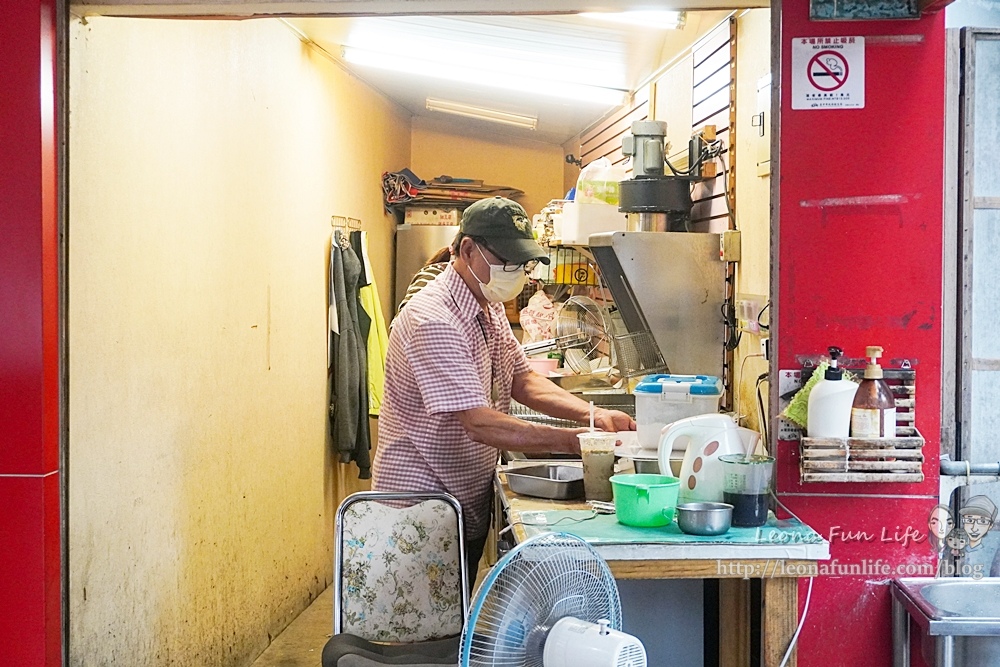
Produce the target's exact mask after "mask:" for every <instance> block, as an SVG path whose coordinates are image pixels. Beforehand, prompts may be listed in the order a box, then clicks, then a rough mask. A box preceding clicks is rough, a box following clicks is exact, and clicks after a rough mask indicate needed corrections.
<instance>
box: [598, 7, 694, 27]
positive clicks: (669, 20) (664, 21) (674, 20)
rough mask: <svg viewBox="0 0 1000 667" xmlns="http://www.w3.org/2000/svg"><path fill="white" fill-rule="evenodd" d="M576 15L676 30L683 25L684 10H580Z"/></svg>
mask: <svg viewBox="0 0 1000 667" xmlns="http://www.w3.org/2000/svg"><path fill="white" fill-rule="evenodd" d="M578 16H583V17H586V18H589V19H598V20H601V21H609V22H612V23H625V24H628V25H636V26H641V27H643V28H657V29H660V30H676V29H678V28H681V27H683V26H684V12H669V11H660V10H649V11H640V10H636V11H630V12H581V13H580V14H578Z"/></svg>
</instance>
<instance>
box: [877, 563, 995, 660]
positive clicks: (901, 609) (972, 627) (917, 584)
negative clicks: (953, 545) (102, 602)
mask: <svg viewBox="0 0 1000 667" xmlns="http://www.w3.org/2000/svg"><path fill="white" fill-rule="evenodd" d="M910 619H912V620H913V621H914V622H915V623H916V624H917V625H918V626H919V627H920V630H921V631H922V633H923V635H924V638H925V640H930V642H932V643H933V651H932V653H933V663H934V665H935V666H936V667H952V666H953V665H961V664H968V665H976V667H986V665H1000V654H998V653H997V651H996V647H997V645H998V644H1000V639H993V638H1000V578H996V577H993V578H982V579H968V578H942V579H931V578H909V579H896V580H894V581H893V582H892V630H893V647H894V653H893V654H894V658H893V665H894V667H905V666H906V665H909V664H910V639H909V638H910ZM966 637H968V638H990V639H978V640H971V641H969V640H963V641H962V643H961V646H957V645H956V638H966ZM930 642H926V641H925V645H926V644H927V643H930ZM990 654H992V656H993V657H992V660H996V662H993V661H992V660H991V661H990V662H985V663H984V662H983V659H986V658H984V656H987V655H990ZM974 656H976V657H974ZM927 657H931V656H927Z"/></svg>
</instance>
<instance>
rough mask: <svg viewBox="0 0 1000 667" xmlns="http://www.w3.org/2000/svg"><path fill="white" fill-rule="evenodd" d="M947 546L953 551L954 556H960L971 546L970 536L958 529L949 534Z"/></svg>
mask: <svg viewBox="0 0 1000 667" xmlns="http://www.w3.org/2000/svg"><path fill="white" fill-rule="evenodd" d="M945 544H947V545H948V548H949V549H951V553H952V555H954V556H958V555H959V554H961V553H962V551H964V550H965V548H966V547H967V546H969V536H968V534H966V532H965V531H964V530H962V529H961V528H956V529H954V530H953V531H951V532H950V533H948V537H946V538H945Z"/></svg>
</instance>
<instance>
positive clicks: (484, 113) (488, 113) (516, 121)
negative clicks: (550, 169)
mask: <svg viewBox="0 0 1000 667" xmlns="http://www.w3.org/2000/svg"><path fill="white" fill-rule="evenodd" d="M427 109H428V110H430V111H441V112H443V113H451V114H455V115H456V116H465V117H466V118H477V119H479V120H488V121H491V122H494V123H504V124H505V125H514V126H515V127H523V128H527V129H529V130H534V129H535V128H536V127H538V117H537V116H528V115H525V114H519V113H510V112H507V111H499V110H497V109H487V108H486V107H476V106H472V105H471V104H463V103H461V102H451V101H448V100H437V99H434V98H433V97H428V98H427Z"/></svg>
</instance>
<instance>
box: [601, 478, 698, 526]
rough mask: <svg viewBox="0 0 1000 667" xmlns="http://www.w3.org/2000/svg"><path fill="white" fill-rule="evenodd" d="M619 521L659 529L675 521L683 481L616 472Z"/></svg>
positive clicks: (614, 487) (612, 485)
mask: <svg viewBox="0 0 1000 667" xmlns="http://www.w3.org/2000/svg"><path fill="white" fill-rule="evenodd" d="M611 488H612V489H613V490H614V494H615V514H617V516H618V522H619V523H622V524H625V525H626V526H637V527H639V528H659V527H661V526H666V525H669V524H670V522H671V521H673V520H674V509H675V508H676V507H677V496H678V494H679V493H680V490H681V480H679V479H677V478H676V477H670V476H669V475H615V476H614V477H612V478H611Z"/></svg>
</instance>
